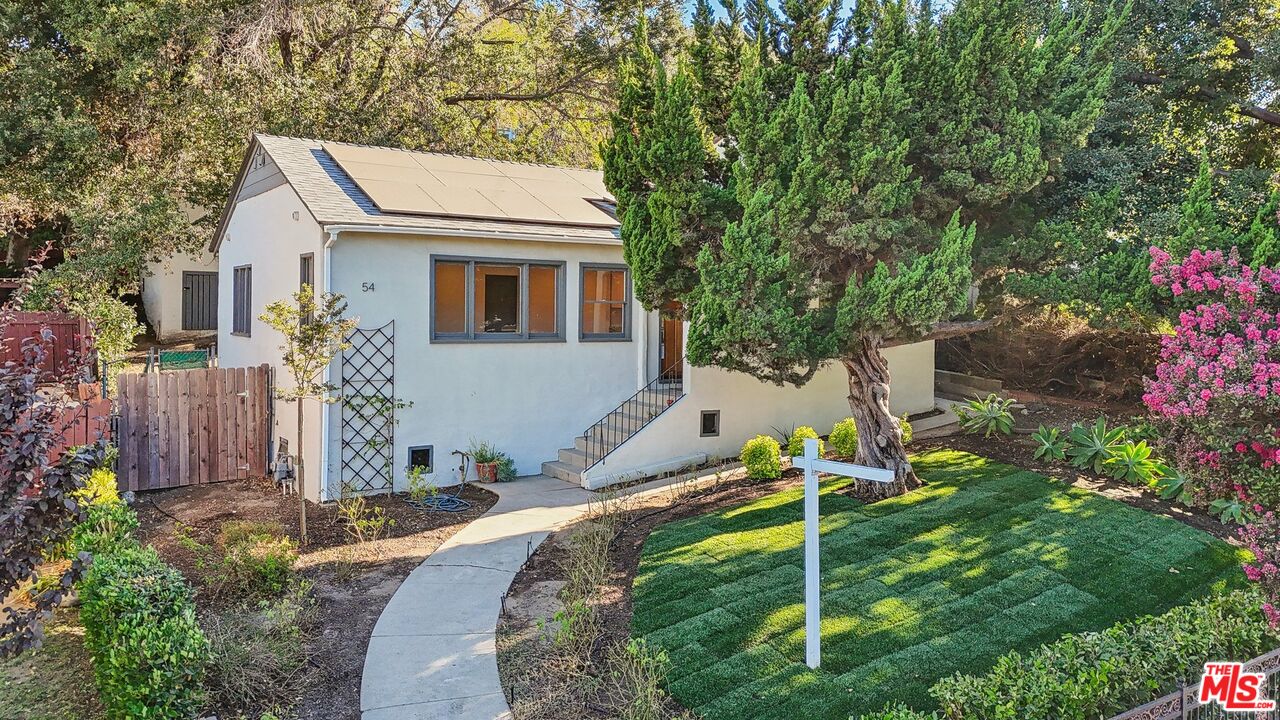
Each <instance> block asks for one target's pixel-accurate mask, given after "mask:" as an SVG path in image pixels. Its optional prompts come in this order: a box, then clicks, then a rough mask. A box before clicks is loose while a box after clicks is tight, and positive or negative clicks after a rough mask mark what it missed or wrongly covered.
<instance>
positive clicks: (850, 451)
mask: <svg viewBox="0 0 1280 720" xmlns="http://www.w3.org/2000/svg"><path fill="white" fill-rule="evenodd" d="M898 427H900V428H902V444H903V445H906V444H907V443H909V442H911V436H912V434H913V432H914V431H913V430H912V428H911V423H910V422H908V421H907V416H906V415H905V414H904V415H903V416H902V417H900V418H898ZM827 442H829V443H831V447H832V448H835V451H836V452H837V453H840V454H841V455H843V456H845V457H853V456H855V455H857V454H858V425H857V423H855V422H854V421H853V418H845V419H843V420H841V421H839V422H837V423H836V424H835V425H832V426H831V434H830V435H828V436H827Z"/></svg>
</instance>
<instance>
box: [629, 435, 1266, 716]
mask: <svg viewBox="0 0 1280 720" xmlns="http://www.w3.org/2000/svg"><path fill="white" fill-rule="evenodd" d="M914 463H915V467H916V470H917V471H918V472H919V473H920V475H921V476H922V477H923V478H925V479H926V480H927V481H928V482H929V485H927V486H926V487H924V488H923V489H921V490H918V491H916V492H913V493H909V494H907V495H905V496H903V497H899V498H893V499H890V500H885V501H883V502H879V503H875V504H873V505H863V504H861V503H859V502H858V501H856V500H853V499H851V498H848V497H846V496H844V495H840V494H837V493H836V491H837V490H839V489H840V488H842V487H844V486H845V485H847V484H848V482H849V481H848V480H845V479H831V480H827V481H825V482H824V483H823V487H822V493H823V497H822V514H823V517H822V544H821V548H822V588H823V598H822V599H823V605H822V635H823V658H822V669H821V670H819V671H817V672H811V671H809V669H808V668H806V667H805V666H804V665H803V656H804V633H803V624H804V606H803V604H802V603H803V570H802V568H803V556H802V553H803V548H802V544H803V506H802V500H803V498H802V491H801V490H799V489H795V490H789V491H786V492H782V493H777V494H775V495H771V496H768V497H764V498H760V499H758V500H755V501H752V502H749V503H746V504H744V505H740V506H736V507H733V508H729V509H725V510H720V511H718V512H715V513H711V514H708V515H704V516H701V517H696V518H690V519H687V520H683V521H680V522H675V523H671V524H668V525H664V526H661V527H659V528H657V529H656V530H654V532H653V533H652V534H651V535H650V536H649V538H648V540H647V541H646V543H645V547H644V555H643V557H642V558H641V561H640V568H639V572H638V573H637V575H636V580H635V605H634V608H635V610H634V612H635V614H634V619H633V633H634V634H635V635H636V636H644V637H646V638H647V639H648V641H649V642H650V643H651V644H653V645H654V646H656V647H660V648H662V649H665V650H666V651H667V652H668V653H669V655H670V659H671V664H670V668H669V672H668V676H667V683H668V686H669V688H670V689H671V692H672V693H673V694H674V695H675V696H676V698H678V699H679V700H680V701H681V702H682V703H684V704H685V706H686V707H689V708H691V709H693V710H695V711H697V712H698V713H699V714H701V715H703V716H704V717H705V718H707V720H729V719H730V718H732V719H734V720H739V719H749V718H779V719H782V718H786V719H787V720H792V719H794V718H832V719H835V718H841V719H843V718H848V717H849V716H850V715H853V716H854V717H856V716H857V715H858V714H859V713H862V712H870V711H872V710H877V709H879V708H882V707H883V706H884V705H885V704H886V703H887V702H890V701H903V702H906V703H909V704H911V705H913V706H915V707H917V708H918V709H929V708H932V707H934V705H935V703H934V702H933V701H932V699H931V698H930V697H929V695H928V689H929V687H930V686H931V685H933V683H934V682H935V681H937V680H938V679H939V678H942V677H944V676H947V675H951V674H953V673H955V672H965V673H981V672H984V671H985V670H987V669H988V668H989V667H990V666H991V664H992V663H993V662H994V661H995V659H996V658H997V657H999V656H1000V655H1002V654H1004V653H1006V652H1008V651H1009V650H1014V649H1017V650H1027V649H1030V648H1033V647H1036V646H1037V645H1040V644H1041V643H1044V642H1048V641H1051V640H1055V639H1057V638H1058V637H1059V636H1061V635H1062V634H1064V633H1070V632H1079V631H1082V630H1095V629H1102V628H1105V627H1107V626H1109V625H1111V624H1113V623H1115V622H1116V621H1119V620H1123V619H1129V618H1134V617H1138V616H1141V615H1145V614H1149V613H1159V612H1163V611H1165V610H1168V609H1169V608H1171V607H1174V606H1176V605H1180V604H1182V603H1185V602H1187V601H1189V600H1191V599H1193V598H1195V597H1199V596H1201V595H1204V594H1206V593H1208V592H1211V591H1216V590H1221V589H1224V588H1225V587H1228V586H1234V585H1236V584H1240V583H1241V580H1242V575H1241V573H1240V570H1239V566H1240V562H1241V561H1242V560H1247V559H1248V558H1247V552H1245V551H1243V550H1240V549H1238V548H1233V547H1231V546H1230V545H1228V544H1226V543H1224V542H1222V541H1220V540H1217V539H1215V538H1213V537H1212V536H1210V535H1208V534H1206V533H1204V532H1201V531H1199V530H1196V529H1194V528H1191V527H1189V526H1187V525H1184V524H1182V523H1179V522H1177V521H1175V520H1171V519H1169V518H1163V517H1159V516H1156V515H1152V514H1150V513H1147V512H1144V511H1142V510H1138V509H1136V508H1132V507H1129V506H1127V505H1125V504H1123V503H1119V502H1116V501H1113V500H1108V499H1107V498H1104V497H1101V496H1099V495H1096V494H1094V493H1091V492H1088V491H1086V490H1081V489H1078V488H1074V487H1071V486H1069V485H1067V484H1065V483H1062V482H1060V481H1058V480H1054V479H1051V478H1047V477H1045V476H1043V475H1039V474H1037V473H1033V472H1030V471H1026V470H1020V469H1018V468H1014V467H1010V466H1008V465H1002V464H999V463H996V462H993V461H989V460H986V459H984V458H981V457H977V456H975V455H970V454H968V453H961V452H954V451H947V450H938V451H933V452H929V453H926V454H923V455H920V456H918V457H916V458H915V459H914Z"/></svg>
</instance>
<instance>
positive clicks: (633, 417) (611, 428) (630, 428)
mask: <svg viewBox="0 0 1280 720" xmlns="http://www.w3.org/2000/svg"><path fill="white" fill-rule="evenodd" d="M679 397H680V396H679V395H671V396H666V395H654V396H651V397H633V398H632V399H630V400H628V401H627V402H625V403H623V404H622V406H620V407H619V408H618V409H616V410H614V411H613V412H611V413H609V414H608V415H606V416H605V417H604V418H603V419H602V420H601V421H600V422H599V423H597V424H596V425H595V426H594V427H593V428H592V429H591V430H590V431H589V432H596V433H599V438H600V439H599V441H597V442H595V443H594V445H595V450H596V454H597V455H599V456H603V455H606V454H608V453H610V452H613V449H614V448H616V447H617V446H619V445H621V444H622V443H624V442H626V440H627V438H629V437H631V436H632V435H634V434H635V433H636V432H638V431H639V430H640V428H643V427H644V426H645V425H647V424H649V422H651V421H652V420H653V419H654V418H656V417H657V416H659V415H661V414H662V413H663V412H664V411H666V409H667V408H669V407H671V405H672V404H673V403H674V402H675V401H676V400H678V399H679ZM587 449H588V446H587V438H586V436H585V435H579V436H577V437H575V438H574V439H573V447H569V448H560V450H559V451H557V453H556V455H557V457H556V459H555V460H550V461H548V462H544V463H542V474H543V475H547V476H549V477H553V478H558V479H560V480H563V481H565V482H568V483H573V484H574V485H581V486H582V487H586V486H587V485H586V483H585V481H584V480H583V477H582V473H583V472H584V471H585V470H586V468H587Z"/></svg>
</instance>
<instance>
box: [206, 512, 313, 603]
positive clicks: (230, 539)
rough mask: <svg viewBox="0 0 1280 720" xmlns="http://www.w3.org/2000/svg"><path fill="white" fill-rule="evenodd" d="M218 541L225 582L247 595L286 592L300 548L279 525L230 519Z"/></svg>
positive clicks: (220, 531) (220, 532)
mask: <svg viewBox="0 0 1280 720" xmlns="http://www.w3.org/2000/svg"><path fill="white" fill-rule="evenodd" d="M218 538H219V542H220V543H221V545H222V548H223V552H224V557H223V562H222V580H223V582H224V583H226V584H227V585H229V586H230V587H233V588H237V589H240V590H243V591H244V592H245V593H247V594H267V595H277V594H279V593H281V592H283V591H284V589H285V586H286V585H287V584H288V582H289V578H290V577H292V575H293V565H294V563H296V562H297V561H298V545H297V544H296V543H295V542H294V541H293V540H292V539H290V538H289V537H288V536H286V535H285V534H284V528H283V527H281V525H280V524H279V523H268V522H248V521H245V520H231V521H229V522H225V523H223V524H222V527H221V529H220V530H219V533H218Z"/></svg>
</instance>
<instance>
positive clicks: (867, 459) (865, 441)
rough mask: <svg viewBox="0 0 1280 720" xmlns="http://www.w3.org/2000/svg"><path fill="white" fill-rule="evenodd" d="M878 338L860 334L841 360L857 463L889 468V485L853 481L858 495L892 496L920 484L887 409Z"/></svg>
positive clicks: (885, 370) (884, 365) (886, 374)
mask: <svg viewBox="0 0 1280 720" xmlns="http://www.w3.org/2000/svg"><path fill="white" fill-rule="evenodd" d="M881 345H882V340H881V339H880V338H879V337H877V336H868V335H864V336H863V337H862V338H861V339H860V340H859V341H858V344H857V346H856V347H855V348H854V351H853V353H852V354H851V355H850V356H848V357H845V358H843V359H842V360H841V362H843V363H844V367H845V370H846V371H848V373H849V411H850V413H851V414H852V416H853V421H854V423H855V424H856V425H857V426H858V456H857V458H856V459H855V462H857V463H858V464H859V465H867V466H869V467H877V468H885V469H887V470H892V471H893V475H894V481H893V483H892V484H887V483H877V482H869V481H862V480H859V481H857V482H858V484H859V489H860V491H861V493H860V494H864V495H870V496H872V497H892V496H894V495H901V494H902V493H905V492H907V491H908V490H914V489H915V488H918V487H920V485H921V484H922V483H921V482H920V478H918V477H916V473H915V471H914V470H912V469H911V463H910V462H909V461H908V460H907V450H906V448H905V447H903V445H902V428H901V427H900V426H899V425H898V418H896V417H894V416H893V413H892V412H890V411H889V363H888V362H886V361H885V359H884V355H882V354H881V353H880V348H881Z"/></svg>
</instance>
